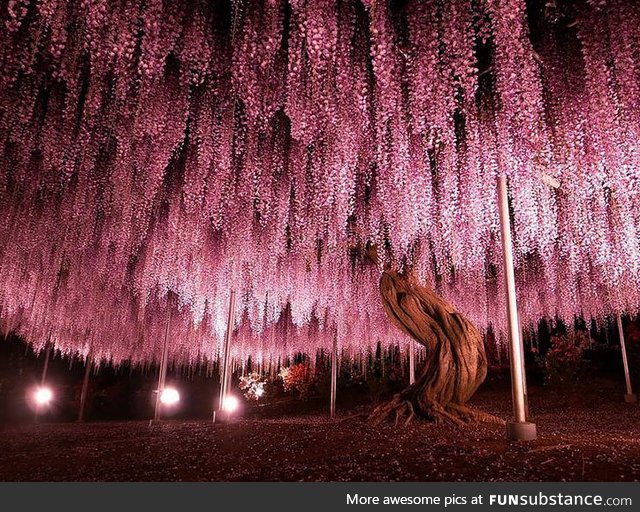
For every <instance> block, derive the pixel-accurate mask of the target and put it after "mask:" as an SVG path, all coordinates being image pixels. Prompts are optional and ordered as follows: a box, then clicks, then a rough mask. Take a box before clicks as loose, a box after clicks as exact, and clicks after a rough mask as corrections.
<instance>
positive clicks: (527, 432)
mask: <svg viewBox="0 0 640 512" xmlns="http://www.w3.org/2000/svg"><path fill="white" fill-rule="evenodd" d="M537 438H538V433H537V431H536V424H535V423H530V422H528V421H523V422H516V421H513V422H511V421H510V422H508V423H507V439H508V440H509V441H535V440H536V439H537Z"/></svg>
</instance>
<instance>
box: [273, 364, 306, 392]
mask: <svg viewBox="0 0 640 512" xmlns="http://www.w3.org/2000/svg"><path fill="white" fill-rule="evenodd" d="M279 376H280V378H281V379H282V384H283V387H284V391H285V393H291V394H293V395H294V396H296V397H298V398H302V399H304V398H307V397H308V396H309V395H310V393H311V390H312V387H313V384H314V374H313V371H312V370H311V368H309V366H307V365H306V364H304V363H298V364H293V365H291V366H289V367H287V368H282V369H281V370H280V374H279Z"/></svg>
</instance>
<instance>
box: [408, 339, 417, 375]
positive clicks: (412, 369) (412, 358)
mask: <svg viewBox="0 0 640 512" xmlns="http://www.w3.org/2000/svg"><path fill="white" fill-rule="evenodd" d="M415 381H416V346H415V341H414V340H413V338H410V339H409V385H411V384H413V383H414V382H415Z"/></svg>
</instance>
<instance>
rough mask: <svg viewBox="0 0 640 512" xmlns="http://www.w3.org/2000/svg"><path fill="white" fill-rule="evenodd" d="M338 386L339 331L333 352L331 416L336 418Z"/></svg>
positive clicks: (336, 332) (334, 340) (334, 338)
mask: <svg viewBox="0 0 640 512" xmlns="http://www.w3.org/2000/svg"><path fill="white" fill-rule="evenodd" d="M337 385H338V330H337V329H336V331H335V333H334V335H333V350H332V351H331V405H330V409H329V415H330V416H331V417H332V418H335V416H336V391H337V387H338V386H337Z"/></svg>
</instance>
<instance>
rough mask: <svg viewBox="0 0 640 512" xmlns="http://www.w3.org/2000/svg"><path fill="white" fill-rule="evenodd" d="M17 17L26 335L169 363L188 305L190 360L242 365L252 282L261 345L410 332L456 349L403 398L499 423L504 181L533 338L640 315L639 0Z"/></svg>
mask: <svg viewBox="0 0 640 512" xmlns="http://www.w3.org/2000/svg"><path fill="white" fill-rule="evenodd" d="M0 17H1V20H2V24H3V30H2V31H0V148H1V151H2V160H1V162H0V212H1V214H0V327H1V329H2V330H3V331H5V332H7V331H16V332H18V333H20V334H21V335H23V336H24V337H25V338H26V339H28V340H30V341H31V342H33V343H34V345H35V346H36V347H38V348H41V347H42V346H44V344H45V343H46V341H47V340H51V341H52V342H53V343H55V345H56V346H57V347H58V348H60V349H61V350H63V351H67V352H72V351H73V352H75V351H80V352H83V353H87V352H88V351H89V350H91V351H92V353H93V354H94V355H95V357H96V358H100V357H105V358H109V359H112V360H113V361H114V362H116V363H117V362H120V361H123V360H126V359H132V360H137V361H150V360H153V359H157V358H158V357H159V355H160V343H161V340H162V339H163V332H164V329H165V325H166V321H165V320H166V318H167V317H168V315H169V310H173V311H172V313H171V318H172V321H171V326H170V331H171V332H170V340H171V346H170V351H169V352H170V357H171V358H172V359H173V360H174V361H176V362H177V363H189V362H193V361H197V360H201V359H216V358H217V357H218V356H219V354H220V350H221V344H222V338H223V333H224V329H225V325H224V319H225V316H226V315H225V311H226V307H227V304H228V297H229V293H230V290H231V289H234V290H236V291H237V294H238V297H240V298H241V300H240V303H239V306H238V309H239V311H238V314H237V315H236V318H237V322H236V326H235V327H236V336H235V338H234V340H235V341H234V345H233V349H232V352H233V357H235V358H237V359H246V358H247V357H248V356H249V355H251V356H252V358H253V359H254V360H256V361H262V360H272V359H273V358H278V357H281V356H283V355H284V356H286V355H288V354H292V353H294V352H297V351H302V352H307V353H313V352H314V351H315V350H317V349H320V348H325V349H326V348H329V347H330V346H331V343H332V340H333V336H334V334H335V333H337V334H338V339H339V344H340V349H341V353H342V354H343V357H358V356H359V355H361V354H362V353H363V351H366V350H367V349H368V348H369V347H371V346H375V344H376V343H377V342H378V341H379V340H382V341H383V343H388V344H391V343H396V342H397V341H398V334H396V333H398V332H399V331H397V329H396V328H395V327H393V325H392V323H391V322H389V318H388V316H389V317H391V320H392V322H393V323H395V324H396V326H398V327H401V329H402V330H404V332H405V333H407V334H409V335H410V336H413V337H415V338H416V339H417V340H418V342H420V343H422V344H425V345H426V346H427V347H428V349H429V354H430V355H429V357H430V363H429V365H428V366H427V369H426V370H425V374H424V375H423V379H421V380H420V382H419V383H418V384H417V385H416V386H414V388H412V389H411V390H408V391H407V392H406V394H403V395H402V396H401V397H400V398H399V399H398V400H400V401H401V403H403V404H404V403H405V402H407V401H409V402H411V403H412V407H413V408H414V411H415V413H417V414H421V415H426V416H431V417H435V416H441V417H449V416H450V417H452V418H455V419H456V420H465V419H470V418H471V419H473V417H474V415H473V414H472V413H471V412H470V411H469V410H468V409H466V406H465V402H466V401H467V399H468V398H469V396H470V395H471V394H472V393H473V391H474V390H475V389H476V387H477V386H478V384H479V383H480V382H481V381H482V378H483V376H484V373H485V363H484V349H483V346H482V343H481V335H480V334H479V331H482V330H483V329H485V328H487V327H488V326H490V325H491V326H493V327H494V329H495V330H496V331H497V332H501V331H503V330H504V325H505V323H506V322H505V315H504V307H503V306H504V302H505V297H504V286H503V284H504V283H503V282H502V272H501V270H502V261H501V257H500V247H499V244H500V238H499V230H498V225H499V221H498V210H497V206H496V186H495V183H496V178H497V176H498V175H505V176H507V177H508V180H509V183H510V193H511V197H510V201H511V202H510V206H511V215H512V220H513V226H514V232H513V237H514V243H515V248H514V250H515V260H516V261H515V264H516V278H517V286H518V293H519V302H520V304H521V316H522V322H523V324H525V325H526V324H528V323H532V322H537V320H538V319H539V318H541V317H558V318H562V319H565V320H572V319H573V318H574V316H575V315H583V316H584V317H586V318H594V319H596V320H599V319H602V318H603V317H604V316H605V315H607V314H611V313H613V312H619V311H624V310H628V311H631V310H633V311H636V310H637V309H638V305H639V304H640V242H639V230H640V187H639V183H638V180H639V177H640V148H639V147H638V141H639V140H640V35H639V33H638V30H637V27H638V26H639V25H640V5H639V4H638V2H634V1H630V0H556V1H546V0H526V2H525V0H404V1H391V0H389V1H385V0H313V1H312V0H251V1H247V0H245V1H240V0H236V1H231V0H195V1H190V2H183V1H179V0H113V1H112V0H0ZM358 246H360V247H367V246H376V247H379V248H381V249H383V250H380V261H379V265H365V264H361V261H360V259H359V258H358V257H354V251H353V248H354V247H358ZM384 268H388V269H389V270H388V271H386V272H383V271H382V269H384ZM381 275H382V281H381V286H380V288H381V290H382V300H381V298H380V291H379V289H378V288H379V287H378V282H379V281H380V276H381ZM409 276H410V277H409ZM170 292H171V293H172V294H173V293H175V295H176V296H177V297H178V300H177V301H168V299H167V296H168V294H169V293H170ZM382 306H384V307H382ZM454 306H455V309H454ZM385 310H386V311H387V314H388V316H387V314H385ZM434 322H435V323H434ZM412 324H415V325H417V326H418V327H417V328H415V327H412ZM472 324H473V325H475V326H477V329H478V330H476V328H474V327H473V326H472ZM440 331H442V332H440ZM434 336H435V337H434ZM498 339H500V337H499V336H498ZM396 405H398V404H396ZM402 407H407V406H406V405H403V406H400V408H402Z"/></svg>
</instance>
